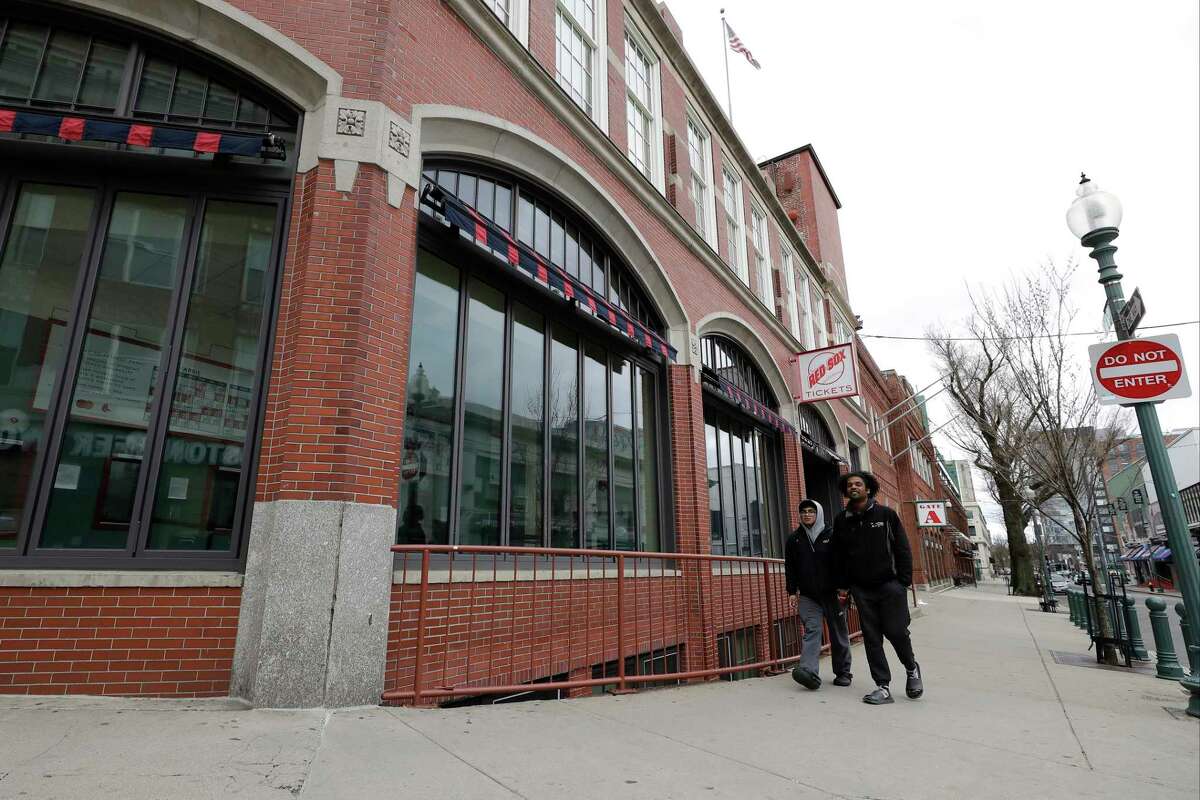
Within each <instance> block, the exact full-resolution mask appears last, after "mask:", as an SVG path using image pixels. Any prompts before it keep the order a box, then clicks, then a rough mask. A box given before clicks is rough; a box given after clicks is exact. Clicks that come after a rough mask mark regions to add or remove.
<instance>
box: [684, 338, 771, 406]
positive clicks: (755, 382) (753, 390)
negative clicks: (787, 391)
mask: <svg viewBox="0 0 1200 800" xmlns="http://www.w3.org/2000/svg"><path fill="white" fill-rule="evenodd" d="M700 361H701V364H702V365H703V366H704V367H705V368H706V369H708V370H711V371H712V372H713V373H714V374H715V375H718V376H720V377H721V378H724V379H725V380H727V381H729V382H730V383H732V384H733V385H734V386H736V387H737V388H739V389H741V390H742V391H743V392H746V393H747V394H748V395H750V396H751V397H753V398H754V399H755V400H757V401H758V402H760V403H762V404H763V405H764V406H766V407H767V408H769V409H770V410H771V411H774V412H778V411H779V401H778V400H776V399H775V393H774V392H772V391H771V387H770V386H769V385H768V384H767V379H766V377H765V376H764V375H763V374H762V371H761V370H759V368H758V367H757V366H756V365H755V364H754V362H753V361H752V360H751V358H750V356H749V355H748V354H747V353H746V351H745V350H743V349H742V347H741V345H739V344H738V343H737V342H735V341H734V340H733V339H730V338H729V337H727V336H722V335H720V334H711V335H709V336H705V337H704V338H703V339H701V340H700Z"/></svg>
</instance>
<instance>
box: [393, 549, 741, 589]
mask: <svg viewBox="0 0 1200 800" xmlns="http://www.w3.org/2000/svg"><path fill="white" fill-rule="evenodd" d="M631 556H632V554H631ZM713 574H718V573H715V572H714V573H713ZM726 574H728V573H726ZM682 575H683V572H682V571H681V570H678V569H668V570H658V569H656V568H655V567H648V566H643V565H639V564H626V565H625V577H626V578H679V577H681V576H682ZM616 577H617V568H616V566H615V565H605V566H604V567H593V568H592V571H591V575H589V574H588V573H587V570H586V569H581V568H580V567H578V566H576V567H575V572H574V574H572V573H571V570H570V568H569V567H564V566H562V565H559V566H555V567H553V568H551V567H546V568H545V569H538V570H537V576H536V578H535V576H534V571H533V569H531V568H529V567H517V572H516V574H515V575H514V574H513V571H512V565H511V564H510V565H509V566H508V568H507V569H505V568H503V567H499V568H497V570H496V577H495V578H493V577H492V571H491V569H488V570H486V571H478V572H476V573H475V575H474V577H472V576H471V571H470V570H469V569H456V570H454V573H453V575H452V574H451V572H450V570H448V569H446V568H445V567H441V566H438V567H437V568H433V567H431V568H430V570H429V583H430V585H433V584H442V583H470V584H476V583H513V582H514V581H516V582H519V581H532V580H538V581H546V580H549V581H597V580H606V579H607V580H612V579H614V578H616ZM420 583H421V568H420V567H419V566H418V567H417V568H416V569H415V570H414V569H409V570H408V571H407V573H405V571H404V570H403V569H396V570H393V572H392V585H393V586H417V585H420Z"/></svg>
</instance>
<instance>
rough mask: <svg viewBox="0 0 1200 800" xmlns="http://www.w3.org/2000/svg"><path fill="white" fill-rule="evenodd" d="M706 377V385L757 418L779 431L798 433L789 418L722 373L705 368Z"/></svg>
mask: <svg viewBox="0 0 1200 800" xmlns="http://www.w3.org/2000/svg"><path fill="white" fill-rule="evenodd" d="M705 379H706V381H707V383H706V385H707V386H709V388H711V389H712V390H713V391H715V392H717V393H718V394H720V395H721V396H722V397H724V398H725V399H726V400H728V401H729V402H730V403H733V404H734V405H735V406H737V407H738V408H740V409H741V410H742V411H745V412H746V413H747V414H749V415H750V416H752V417H754V418H755V419H757V420H759V421H761V422H765V423H766V424H767V425H769V426H771V427H772V428H774V429H775V430H777V431H784V432H786V433H791V434H795V433H796V429H795V428H793V427H792V426H791V424H789V423H788V421H787V420H785V419H784V418H783V417H781V416H779V415H778V414H776V413H775V412H774V411H772V410H771V409H769V408H767V407H766V406H764V405H763V404H762V403H760V402H758V401H757V400H755V399H754V398H753V397H751V396H750V395H749V394H747V393H746V392H744V391H743V390H741V389H739V388H738V387H737V386H735V385H733V384H732V383H730V382H729V381H727V380H725V379H724V378H722V377H721V376H720V375H717V374H716V373H715V372H714V371H712V370H705Z"/></svg>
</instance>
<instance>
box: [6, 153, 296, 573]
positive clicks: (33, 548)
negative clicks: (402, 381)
mask: <svg viewBox="0 0 1200 800" xmlns="http://www.w3.org/2000/svg"><path fill="white" fill-rule="evenodd" d="M26 146H28V144H27V143H26ZM49 147H53V146H52V145H49ZM6 149H7V148H4V147H0V156H3V155H4V154H5V150H6ZM105 155H106V156H108V159H107V161H106V163H105V165H104V166H103V167H100V168H96V169H89V170H87V171H86V173H85V174H84V176H83V177H80V174H79V170H78V169H77V168H67V167H64V166H60V165H53V166H49V167H47V166H42V165H38V164H36V163H31V164H29V165H25V166H21V167H18V168H17V169H16V170H14V171H13V172H11V173H10V174H9V175H7V176H5V177H4V178H2V179H0V250H2V249H3V247H4V246H5V243H6V241H7V239H8V237H9V235H10V232H11V225H12V221H13V215H14V213H15V210H16V199H17V197H18V195H19V194H20V187H21V186H22V185H23V184H30V183H42V184H51V185H56V186H72V187H83V188H90V189H93V190H94V191H95V192H96V205H95V207H94V209H93V212H92V218H91V220H90V221H89V227H88V230H87V233H86V237H87V245H86V246H85V249H84V256H83V261H82V263H81V264H80V267H79V272H78V274H77V276H76V285H75V287H74V289H73V290H72V295H71V305H70V308H69V316H68V322H67V325H66V353H65V354H64V361H63V366H62V372H61V373H60V374H59V375H58V377H57V380H56V383H55V385H54V389H53V391H52V393H51V395H50V398H49V401H48V403H47V410H46V416H45V422H44V433H43V437H42V442H43V444H42V446H41V448H40V449H39V451H38V453H37V456H36V457H35V460H34V462H33V466H32V475H33V477H32V479H31V485H30V487H29V489H28V490H27V493H26V498H25V503H26V505H25V507H24V508H23V510H22V514H21V519H20V520H18V523H17V525H18V527H17V537H16V542H15V544H14V546H13V547H12V548H2V549H0V568H3V567H8V566H14V567H28V568H41V567H47V568H55V569H62V568H84V569H95V568H98V567H101V568H111V569H121V568H125V569H129V568H136V569H197V570H231V569H241V568H243V566H244V564H245V558H246V550H247V545H248V542H249V534H250V520H251V517H252V514H253V504H254V490H255V485H256V482H257V480H256V479H257V475H258V467H259V459H260V457H261V454H262V447H261V445H262V425H263V420H264V416H265V409H266V402H267V397H266V386H267V383H268V381H269V378H270V370H271V360H272V355H273V352H274V346H275V331H276V325H277V321H278V305H279V303H278V298H279V296H280V291H281V286H282V279H283V262H284V254H285V247H286V241H287V225H288V220H289V218H290V214H291V203H292V191H291V187H292V176H291V174H290V171H289V174H288V175H287V178H286V179H283V176H282V175H277V178H278V180H277V181H276V182H274V183H271V182H266V183H264V182H260V181H253V180H246V181H244V182H241V183H236V184H233V185H231V184H230V181H229V178H228V176H219V175H216V176H214V175H212V174H211V172H210V171H209V170H204V169H196V168H197V167H203V166H207V165H206V164H204V163H203V162H195V163H189V164H186V165H185V164H183V163H181V164H180V165H178V168H179V169H180V170H181V172H182V174H183V175H184V176H186V177H187V181H188V183H187V188H186V189H185V190H183V191H165V190H164V189H163V184H162V172H161V162H159V163H158V164H155V163H147V162H146V161H144V160H143V159H139V158H137V157H136V155H134V154H129V153H112V152H106V153H105ZM173 166H175V165H174V163H173ZM156 167H157V169H156ZM206 173H208V174H206ZM121 193H145V194H157V195H168V196H175V197H187V198H189V200H190V203H191V211H190V216H189V219H188V222H187V228H186V230H185V233H184V237H183V239H182V241H181V245H180V247H181V252H180V259H181V265H180V268H179V274H178V275H177V276H176V278H175V282H174V285H173V287H172V289H171V299H170V302H169V306H168V316H167V318H166V321H165V326H164V327H165V329H166V330H168V331H170V338H169V340H168V341H167V343H166V344H165V345H164V346H163V350H167V351H168V352H167V354H166V356H165V361H164V362H163V366H162V369H161V374H160V377H159V383H158V389H157V390H156V392H155V397H154V401H153V406H152V409H151V413H150V419H149V422H148V424H147V428H146V439H145V448H144V450H143V454H142V456H141V457H140V461H141V463H142V469H141V470H140V472H139V475H138V482H137V484H136V486H135V487H134V490H135V495H134V502H133V515H134V520H133V521H132V522H131V523H130V525H129V526H128V528H127V529H126V533H125V545H124V547H122V548H119V549H118V548H62V547H42V546H41V539H42V533H43V528H44V526H45V523H46V512H47V510H48V508H49V501H50V495H51V493H52V492H53V489H54V482H55V475H54V473H55V471H56V469H57V466H58V462H59V458H60V454H61V453H62V451H63V448H64V447H65V444H66V443H65V441H64V437H65V434H66V430H67V427H68V425H69V422H70V402H69V401H70V395H71V393H72V392H73V390H74V388H75V382H76V378H77V376H78V374H79V371H80V361H81V358H82V355H83V348H84V344H85V340H86V333H87V331H86V330H85V328H86V327H87V325H86V323H87V320H88V317H89V315H90V311H91V303H92V300H93V298H94V296H95V293H96V287H97V283H98V280H99V272H100V268H101V266H102V263H101V262H102V255H103V251H104V247H103V245H104V240H105V235H106V233H107V225H108V222H109V220H110V218H111V213H112V209H113V201H114V199H115V198H116V196H117V195H118V194H121ZM223 201H230V202H247V203H258V204H268V205H273V206H275V230H274V233H273V239H272V243H271V272H270V274H268V275H267V276H266V280H265V281H264V284H263V287H262V290H263V293H264V297H263V318H262V320H261V321H260V325H259V329H258V338H259V345H258V350H257V352H256V355H255V370H256V374H255V378H254V385H253V386H252V389H251V392H252V393H251V404H250V407H249V409H248V415H249V416H248V419H247V427H246V433H245V435H244V437H243V439H242V440H241V447H242V454H243V455H242V465H241V469H242V471H243V473H244V476H245V477H244V478H243V480H241V482H240V486H239V488H238V493H237V497H236V499H235V502H236V508H235V511H234V522H233V531H232V533H231V535H230V546H229V549H228V550H222V551H207V550H171V549H159V548H154V549H151V548H150V547H149V537H150V533H151V529H152V527H153V524H154V519H153V508H154V501H155V489H156V487H157V486H158V482H159V480H160V477H161V475H160V473H161V469H162V466H163V460H164V457H165V448H166V441H167V438H168V437H169V436H170V435H171V431H170V424H169V419H170V413H171V405H172V404H171V398H172V396H173V394H174V387H175V386H176V383H177V378H178V375H179V373H180V369H181V366H182V363H183V358H184V355H185V353H184V352H183V350H184V348H183V347H182V337H183V334H184V328H185V323H186V319H187V313H188V310H189V302H188V301H189V299H190V294H191V292H192V290H193V289H194V288H195V280H196V278H197V277H198V274H197V273H198V259H199V245H200V234H201V232H202V230H203V226H204V219H205V210H206V208H207V205H208V204H209V203H211V202H223ZM168 386H170V387H172V389H171V390H170V391H168V390H167V389H166V387H168ZM111 457H114V458H118V459H119V458H121V454H113V455H112V456H111ZM100 501H101V498H99V497H97V500H96V503H97V507H98V505H99V503H100Z"/></svg>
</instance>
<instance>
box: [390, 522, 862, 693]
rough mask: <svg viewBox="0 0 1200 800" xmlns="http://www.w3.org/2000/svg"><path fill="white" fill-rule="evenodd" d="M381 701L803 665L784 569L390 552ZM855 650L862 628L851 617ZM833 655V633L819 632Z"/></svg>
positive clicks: (570, 689)
mask: <svg viewBox="0 0 1200 800" xmlns="http://www.w3.org/2000/svg"><path fill="white" fill-rule="evenodd" d="M392 551H393V552H394V553H395V554H396V556H395V558H396V566H395V573H394V578H393V587H392V605H391V615H390V622H389V629H388V660H387V665H386V668H385V675H384V686H385V691H384V693H383V700H384V701H385V702H398V703H405V704H414V705H418V704H427V703H431V702H439V701H444V700H449V699H451V698H464V697H472V696H483V695H514V694H520V693H527V692H531V691H536V692H538V693H539V696H542V695H541V693H544V692H557V693H559V696H561V695H562V694H564V693H565V695H566V696H568V697H574V696H580V695H583V694H588V693H590V692H591V691H593V690H594V689H595V688H596V687H604V686H606V685H612V686H614V687H615V688H614V689H613V691H614V692H617V693H622V692H629V691H634V690H635V687H637V686H641V685H645V684H660V683H677V682H688V681H695V680H701V679H710V678H713V677H718V676H732V675H734V674H735V673H741V674H746V673H751V674H752V673H754V672H758V673H759V674H772V673H774V672H778V671H782V669H783V668H784V667H785V665H787V664H789V663H791V662H794V661H797V660H799V658H800V642H801V634H802V626H801V625H800V620H799V617H798V615H797V614H796V608H795V602H794V599H793V598H791V597H789V596H788V594H787V591H786V578H785V575H784V564H783V561H782V560H780V559H771V558H746V557H738V556H717V555H699V554H684V553H641V552H637V553H634V552H624V551H613V550H580V549H567V548H545V547H539V548H509V547H487V546H453V545H396V546H394V547H392ZM848 623H849V626H850V632H851V636H852V638H857V637H858V636H859V635H860V632H859V624H858V614H857V611H856V610H855V609H853V608H851V609H849V612H848ZM825 641H826V642H827V641H828V632H827V631H826V632H825Z"/></svg>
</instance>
